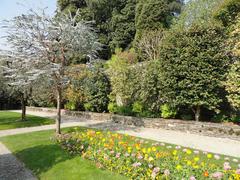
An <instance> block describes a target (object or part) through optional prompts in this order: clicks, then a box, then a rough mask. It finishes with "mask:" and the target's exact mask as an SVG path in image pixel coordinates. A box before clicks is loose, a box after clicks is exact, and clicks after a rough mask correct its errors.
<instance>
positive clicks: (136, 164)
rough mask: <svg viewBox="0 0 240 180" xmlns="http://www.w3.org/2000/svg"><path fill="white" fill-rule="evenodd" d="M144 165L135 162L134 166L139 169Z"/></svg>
mask: <svg viewBox="0 0 240 180" xmlns="http://www.w3.org/2000/svg"><path fill="white" fill-rule="evenodd" d="M141 165H142V164H141V163H140V162H135V163H134V164H133V167H139V166H141Z"/></svg>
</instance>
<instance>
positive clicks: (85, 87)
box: [65, 63, 110, 112]
mask: <svg viewBox="0 0 240 180" xmlns="http://www.w3.org/2000/svg"><path fill="white" fill-rule="evenodd" d="M72 68H73V69H74V70H73V71H70V75H69V76H70V79H71V80H70V84H69V86H68V88H67V90H66V93H65V100H66V101H68V103H67V104H66V107H67V108H68V109H70V110H88V111H92V112H104V111H105V112H106V111H107V106H108V102H109V97H108V95H109V94H110V82H109V80H108V77H107V75H106V73H105V72H104V69H103V67H102V64H101V63H95V64H94V65H93V66H88V65H75V66H74V67H72Z"/></svg>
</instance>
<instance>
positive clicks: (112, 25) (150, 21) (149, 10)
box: [58, 0, 182, 59]
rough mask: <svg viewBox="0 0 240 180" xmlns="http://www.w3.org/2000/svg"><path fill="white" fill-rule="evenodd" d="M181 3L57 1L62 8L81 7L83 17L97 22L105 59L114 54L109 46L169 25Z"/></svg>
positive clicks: (125, 45)
mask: <svg viewBox="0 0 240 180" xmlns="http://www.w3.org/2000/svg"><path fill="white" fill-rule="evenodd" d="M181 5H182V2H181V1H180V0H167V1H165V0H147V1H143V0H141V1H137V0H103V1H95V0H75V1H70V0H58V6H59V9H60V11H62V12H65V13H67V12H69V11H70V12H71V13H75V12H76V11H77V9H79V11H80V14H81V15H82V19H84V20H89V21H92V20H93V21H95V26H96V28H97V30H98V31H99V35H100V41H101V43H103V44H106V45H107V46H108V47H106V49H105V50H104V51H103V52H102V53H101V55H102V58H105V59H106V58H109V55H111V53H110V51H109V50H110V49H111V50H112V52H114V50H115V48H123V49H125V48H128V47H129V46H131V43H132V42H133V40H134V39H135V35H136V38H137V39H138V38H139V35H140V34H141V33H142V31H143V30H146V29H154V30H156V29H159V28H161V27H165V28H166V27H169V26H170V24H171V20H172V19H173V18H174V16H175V13H179V12H180V9H181ZM136 32H137V34H136Z"/></svg>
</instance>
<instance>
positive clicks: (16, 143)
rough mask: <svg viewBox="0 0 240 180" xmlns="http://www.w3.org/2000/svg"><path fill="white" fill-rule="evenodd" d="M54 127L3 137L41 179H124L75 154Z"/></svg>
mask: <svg viewBox="0 0 240 180" xmlns="http://www.w3.org/2000/svg"><path fill="white" fill-rule="evenodd" d="M53 135H54V131H41V132H34V133H28V134H22V135H14V136H8V137H3V138H0V141H1V142H3V143H4V144H5V145H6V146H7V147H8V148H9V149H10V150H11V151H12V152H13V154H14V155H16V157H17V158H18V159H20V160H21V161H22V162H24V163H25V165H26V167H28V168H29V169H31V170H32V171H33V173H34V174H35V175H36V176H37V177H38V178H39V179H47V180H54V179H57V180H61V179H62V180H66V179H67V180H72V179H73V180H75V179H77V180H78V179H83V180H84V179H87V180H91V179H96V180H101V179H102V180H108V179H114V180H115V179H116V180H118V179H119V180H120V179H121V180H122V179H123V180H124V179H125V177H122V176H119V175H115V174H113V173H112V172H109V171H105V170H101V169H98V168H97V167H96V165H95V164H94V163H93V162H90V161H88V160H85V159H83V158H81V157H80V156H71V155H69V154H68V153H67V152H65V151H63V150H62V148H61V147H60V146H59V145H57V144H56V143H55V142H54V141H53V140H51V137H53Z"/></svg>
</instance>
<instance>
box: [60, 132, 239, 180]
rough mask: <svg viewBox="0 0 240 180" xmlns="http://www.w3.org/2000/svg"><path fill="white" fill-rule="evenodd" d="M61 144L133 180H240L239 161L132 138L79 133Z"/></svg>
mask: <svg viewBox="0 0 240 180" xmlns="http://www.w3.org/2000/svg"><path fill="white" fill-rule="evenodd" d="M57 140H58V143H59V144H60V145H61V146H62V148H63V149H65V150H66V151H68V152H69V153H71V154H73V155H78V156H81V157H83V158H86V159H89V160H91V161H93V162H95V163H96V164H97V165H98V167H100V168H104V169H108V170H110V171H114V172H117V173H119V174H122V175H124V176H127V177H129V178H130V179H166V180H167V179H182V178H184V179H191V180H195V179H239V178H240V169H239V167H238V166H237V162H239V160H238V159H232V158H231V159H230V158H229V157H224V156H220V155H217V154H212V153H208V152H201V151H198V150H192V149H189V148H184V147H181V146H175V145H168V144H164V143H158V142H154V141H147V140H144V139H140V138H136V137H131V136H129V135H123V134H118V133H114V132H109V131H108V132H101V131H95V130H89V129H87V130H78V129H77V130H76V131H74V132H72V133H69V134H65V135H62V136H59V138H58V139H57Z"/></svg>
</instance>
